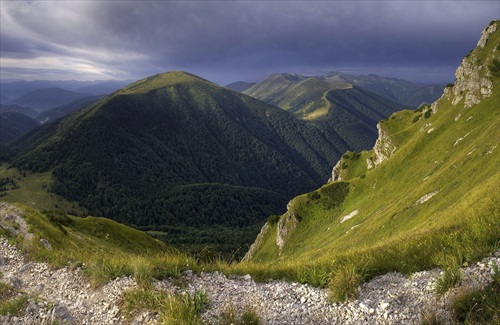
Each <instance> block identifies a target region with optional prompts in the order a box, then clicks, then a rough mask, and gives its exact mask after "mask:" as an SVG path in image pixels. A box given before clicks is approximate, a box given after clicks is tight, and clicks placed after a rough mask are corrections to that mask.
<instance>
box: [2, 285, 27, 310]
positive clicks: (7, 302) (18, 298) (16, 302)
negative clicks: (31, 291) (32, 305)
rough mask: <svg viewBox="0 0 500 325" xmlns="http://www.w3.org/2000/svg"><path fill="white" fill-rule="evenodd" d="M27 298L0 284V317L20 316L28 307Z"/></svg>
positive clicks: (10, 287)
mask: <svg viewBox="0 0 500 325" xmlns="http://www.w3.org/2000/svg"><path fill="white" fill-rule="evenodd" d="M28 300H29V296H28V295H26V294H23V293H21V292H19V291H18V290H16V289H15V288H14V287H12V286H11V285H8V284H6V283H4V282H0V315H2V316H5V315H14V316H19V315H21V314H22V313H23V312H24V310H26V307H28Z"/></svg>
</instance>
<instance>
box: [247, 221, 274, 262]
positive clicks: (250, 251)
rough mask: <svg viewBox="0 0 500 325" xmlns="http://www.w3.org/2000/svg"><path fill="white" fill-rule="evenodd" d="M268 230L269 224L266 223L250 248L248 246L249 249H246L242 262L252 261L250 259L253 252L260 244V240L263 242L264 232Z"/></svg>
mask: <svg viewBox="0 0 500 325" xmlns="http://www.w3.org/2000/svg"><path fill="white" fill-rule="evenodd" d="M268 229H269V223H267V222H266V223H265V224H264V226H262V228H261V229H260V232H259V234H258V235H257V238H255V241H254V242H253V244H252V246H250V248H249V249H248V252H247V253H246V254H245V256H244V257H243V261H249V260H251V259H252V257H253V256H254V254H255V251H256V250H257V249H258V247H259V246H260V244H261V243H262V240H263V238H264V236H265V234H266V232H267V231H268Z"/></svg>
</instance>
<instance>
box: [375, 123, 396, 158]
mask: <svg viewBox="0 0 500 325" xmlns="http://www.w3.org/2000/svg"><path fill="white" fill-rule="evenodd" d="M377 130H378V138H377V141H376V142H375V146H374V147H373V152H374V154H375V159H373V164H374V165H375V166H378V165H380V164H381V163H383V162H384V161H386V160H387V159H389V158H390V157H391V156H392V154H393V153H394V151H396V149H397V147H396V146H395V145H394V143H393V141H392V139H391V137H390V136H389V135H388V134H387V132H386V131H385V130H384V129H383V128H382V127H381V126H380V123H379V124H377Z"/></svg>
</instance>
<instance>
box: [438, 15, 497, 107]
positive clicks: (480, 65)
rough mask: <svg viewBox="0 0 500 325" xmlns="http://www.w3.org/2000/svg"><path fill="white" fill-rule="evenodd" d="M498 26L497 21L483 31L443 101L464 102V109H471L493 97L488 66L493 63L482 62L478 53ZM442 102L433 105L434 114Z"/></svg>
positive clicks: (454, 103)
mask: <svg viewBox="0 0 500 325" xmlns="http://www.w3.org/2000/svg"><path fill="white" fill-rule="evenodd" d="M498 25H499V22H498V21H496V22H493V23H491V24H490V25H489V26H488V27H486V28H485V29H484V30H483V32H482V34H481V38H480V39H479V41H478V43H477V47H476V49H474V50H473V51H471V52H470V53H469V54H468V55H467V56H466V57H465V58H464V59H463V60H462V62H461V64H460V66H459V67H458V68H457V70H456V72H455V78H456V79H455V83H454V85H453V86H447V87H446V88H445V90H444V93H443V96H442V97H441V99H448V100H451V103H452V105H454V106H455V105H457V104H458V103H460V102H462V100H463V105H464V107H465V108H469V107H472V106H474V105H476V104H478V103H479V102H480V101H481V100H483V99H484V98H487V97H489V96H491V94H492V93H493V81H492V78H491V71H490V70H489V69H488V64H491V61H489V60H487V61H486V62H482V61H481V60H480V58H479V54H478V53H479V52H480V51H484V47H485V46H486V44H487V43H488V40H489V38H490V36H491V35H492V34H493V33H495V32H496V31H497V29H498V28H499V27H498ZM492 51H493V52H496V51H497V47H493V49H492ZM488 57H490V58H493V57H494V56H493V55H488ZM440 101H441V100H438V101H436V102H434V103H433V104H432V105H431V109H432V112H433V113H436V112H437V111H438V108H439V102H440Z"/></svg>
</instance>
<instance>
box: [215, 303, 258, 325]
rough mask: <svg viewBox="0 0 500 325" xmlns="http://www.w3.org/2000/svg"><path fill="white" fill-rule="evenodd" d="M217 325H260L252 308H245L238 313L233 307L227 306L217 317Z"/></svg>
mask: <svg viewBox="0 0 500 325" xmlns="http://www.w3.org/2000/svg"><path fill="white" fill-rule="evenodd" d="M216 324H218V325H260V324H262V321H261V319H260V316H259V315H258V314H257V312H256V311H255V310H254V309H253V308H252V307H246V308H245V309H243V311H240V312H238V311H237V310H236V308H235V307H233V306H228V307H227V308H226V310H225V311H224V312H223V313H221V315H220V316H219V319H218V322H217V323H216Z"/></svg>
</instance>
